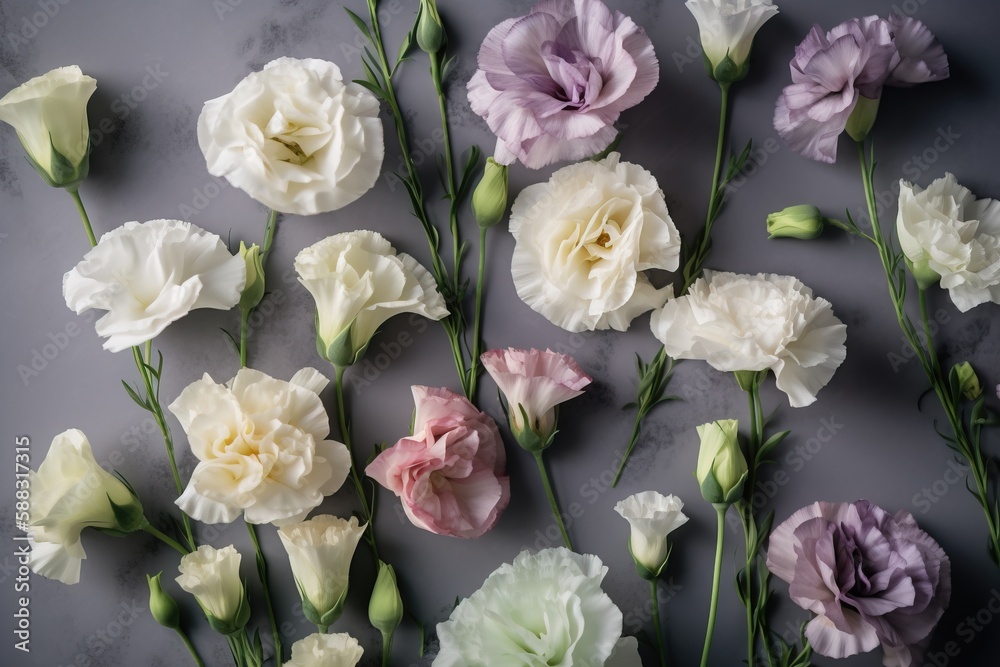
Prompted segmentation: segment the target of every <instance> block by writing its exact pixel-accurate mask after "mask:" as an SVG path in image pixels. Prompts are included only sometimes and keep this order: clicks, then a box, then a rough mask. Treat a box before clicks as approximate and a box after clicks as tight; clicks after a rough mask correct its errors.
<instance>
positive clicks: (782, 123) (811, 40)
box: [774, 16, 899, 164]
mask: <svg viewBox="0 0 1000 667" xmlns="http://www.w3.org/2000/svg"><path fill="white" fill-rule="evenodd" d="M897 64H899V53H898V51H897V49H896V45H895V43H894V42H893V35H892V26H891V25H890V23H889V22H888V21H886V20H885V19H881V18H879V17H877V16H866V17H865V18H861V19H851V20H849V21H845V22H843V23H841V24H840V25H838V26H837V27H836V28H834V29H833V30H831V31H830V32H828V33H824V32H823V30H822V28H820V27H819V26H818V25H816V26H813V29H812V30H811V31H810V32H809V35H808V36H807V37H806V38H805V40H804V41H803V42H802V43H801V44H799V45H798V46H797V47H796V48H795V58H793V59H792V62H791V70H792V85H790V86H788V87H786V88H785V89H784V90H783V91H782V93H781V97H779V98H778V103H777V106H776V108H775V111H774V127H775V129H776V130H777V131H778V134H780V135H781V136H782V138H783V139H784V140H785V141H786V142H787V143H788V145H789V146H790V147H791V148H792V150H794V151H796V152H798V153H801V154H802V155H804V156H806V157H808V158H810V159H813V160H818V161H820V162H827V163H830V164H832V163H833V162H835V161H836V159H837V139H838V138H839V137H840V135H841V133H842V132H843V131H844V130H845V129H846V128H847V122H848V119H849V118H850V117H851V114H852V113H853V112H854V110H855V108H856V107H857V106H858V104H859V102H862V98H866V99H867V100H878V99H879V98H880V97H881V95H882V87H883V86H884V85H885V82H886V80H887V79H888V78H889V74H890V73H891V72H892V71H893V69H894V68H895V67H896V65H897Z"/></svg>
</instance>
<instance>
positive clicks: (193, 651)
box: [176, 628, 205, 667]
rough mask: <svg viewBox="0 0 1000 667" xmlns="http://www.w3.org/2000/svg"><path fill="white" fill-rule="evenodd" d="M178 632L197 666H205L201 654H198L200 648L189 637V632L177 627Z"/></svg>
mask: <svg viewBox="0 0 1000 667" xmlns="http://www.w3.org/2000/svg"><path fill="white" fill-rule="evenodd" d="M176 632H177V634H179V635H180V636H181V641H182V642H184V646H186V647H187V650H188V652H189V653H190V654H191V657H192V658H194V664H195V665H197V667H205V663H204V662H202V661H201V656H199V655H198V650H197V649H196V648H195V647H194V644H192V643H191V640H190V639H189V638H188V636H187V633H185V632H184V631H183V630H181V629H180V628H177V629H176Z"/></svg>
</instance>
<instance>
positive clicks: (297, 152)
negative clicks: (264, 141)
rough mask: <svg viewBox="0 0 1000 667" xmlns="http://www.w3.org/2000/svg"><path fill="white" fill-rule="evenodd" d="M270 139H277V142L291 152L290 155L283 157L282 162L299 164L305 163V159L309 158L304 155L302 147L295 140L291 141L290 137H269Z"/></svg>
mask: <svg viewBox="0 0 1000 667" xmlns="http://www.w3.org/2000/svg"><path fill="white" fill-rule="evenodd" d="M271 141H277V142H278V143H279V144H281V145H282V146H284V147H285V148H287V149H288V151H289V152H290V153H291V156H288V157H285V158H284V159H282V162H290V163H291V164H300V165H301V164H305V163H306V160H308V159H309V156H308V155H306V152H305V151H304V150H302V147H301V146H299V145H298V144H297V143H296V142H294V141H292V140H291V139H285V138H283V137H271Z"/></svg>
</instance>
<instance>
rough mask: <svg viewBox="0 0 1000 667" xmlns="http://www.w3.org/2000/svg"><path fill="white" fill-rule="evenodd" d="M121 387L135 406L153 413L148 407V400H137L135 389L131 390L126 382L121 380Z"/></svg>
mask: <svg viewBox="0 0 1000 667" xmlns="http://www.w3.org/2000/svg"><path fill="white" fill-rule="evenodd" d="M122 386H123V387H125V392H126V393H127V394H128V395H129V398H131V399H132V400H133V401H135V403H136V405H138V406H139V407H140V408H142V409H143V410H146V411H147V412H152V411H153V409H152V408H151V407H150V406H149V402H148V399H146V400H143V399H141V398H139V394H138V392H137V391H136V390H135V389H133V388H132V387H131V386H130V385H129V383H128V382H125V380H122Z"/></svg>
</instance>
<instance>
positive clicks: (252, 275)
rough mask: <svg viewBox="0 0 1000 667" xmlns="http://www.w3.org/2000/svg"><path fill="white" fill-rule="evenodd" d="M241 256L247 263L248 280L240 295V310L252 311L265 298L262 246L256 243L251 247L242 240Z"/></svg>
mask: <svg viewBox="0 0 1000 667" xmlns="http://www.w3.org/2000/svg"><path fill="white" fill-rule="evenodd" d="M240 257H242V258H243V261H245V262H246V265H247V282H246V286H245V287H244V288H243V294H241V295H240V310H241V311H242V312H244V313H247V312H250V311H251V310H253V309H254V308H256V307H257V304H259V303H260V301H261V299H263V298H264V267H263V265H262V264H261V257H260V246H258V245H257V244H256V243H254V244H253V245H252V246H250V247H249V248H247V247H246V244H245V243H243V241H240Z"/></svg>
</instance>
